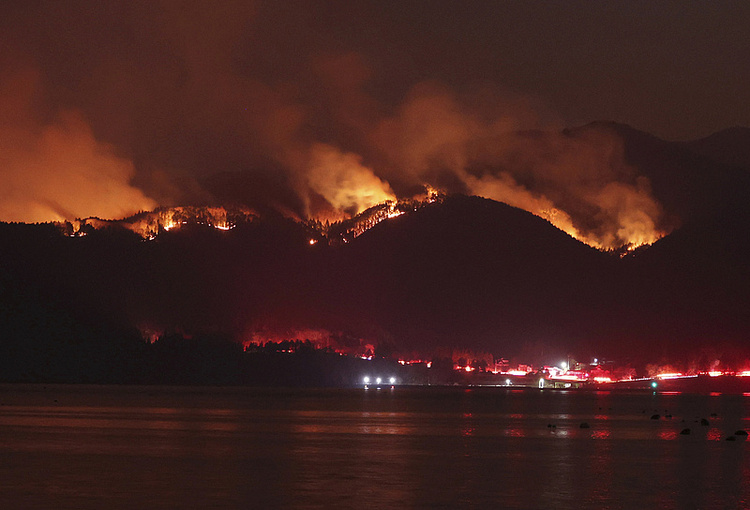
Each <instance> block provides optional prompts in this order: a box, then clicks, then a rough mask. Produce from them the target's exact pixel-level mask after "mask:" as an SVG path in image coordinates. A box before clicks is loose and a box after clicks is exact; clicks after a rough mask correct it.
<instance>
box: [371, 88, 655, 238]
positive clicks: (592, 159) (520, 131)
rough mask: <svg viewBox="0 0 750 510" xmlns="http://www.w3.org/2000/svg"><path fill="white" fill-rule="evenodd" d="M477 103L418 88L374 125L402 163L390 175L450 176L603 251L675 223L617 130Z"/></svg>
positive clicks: (459, 185)
mask: <svg viewBox="0 0 750 510" xmlns="http://www.w3.org/2000/svg"><path fill="white" fill-rule="evenodd" d="M471 103H472V101H471V100H461V99H459V98H458V97H457V96H456V95H455V94H452V93H451V92H450V91H447V90H445V89H441V88H439V87H435V86H434V85H433V84H421V85H418V86H416V87H415V88H414V90H413V91H412V92H411V94H410V95H409V97H408V98H407V100H406V101H405V102H404V104H402V105H401V107H400V108H399V110H398V112H397V115H395V116H393V117H391V118H386V119H383V120H382V121H381V122H380V123H379V124H378V126H377V127H376V128H375V129H374V130H373V135H372V140H374V142H375V145H376V147H377V148H378V150H379V153H380V154H381V156H384V158H385V160H386V161H387V162H388V164H389V165H391V166H392V167H395V168H399V169H402V172H401V173H400V174H399V175H398V176H394V177H393V179H396V180H399V179H404V178H407V179H411V180H412V181H413V182H414V183H417V182H419V183H428V184H431V185H434V186H438V187H440V186H441V184H442V183H441V182H440V180H441V179H442V180H443V182H445V177H444V176H445V174H446V172H447V173H448V174H449V175H450V176H451V177H452V181H450V180H449V181H448V182H449V183H450V182H452V183H453V187H454V188H455V189H453V191H467V192H469V193H471V194H476V195H480V196H483V197H486V198H491V199H494V200H498V201H502V202H505V203H508V204H510V205H513V206H515V207H519V208H522V209H525V210H527V211H529V212H531V213H533V214H536V215H537V216H540V217H543V218H545V219H547V220H549V221H550V222H551V223H552V224H554V225H555V226H557V227H558V228H560V229H561V230H563V231H565V232H567V233H568V234H570V235H572V236H573V237H576V238H578V239H580V240H582V241H583V242H586V243H587V244H590V245H591V246H595V247H597V248H603V249H611V248H619V247H621V246H628V245H630V246H639V245H642V244H648V243H653V242H654V241H656V240H657V239H659V238H660V237H661V236H663V235H664V231H665V230H668V229H669V226H668V225H665V224H664V223H663V222H664V220H663V218H662V217H663V213H662V209H661V206H660V204H659V203H658V201H657V200H656V199H655V198H654V197H653V196H652V195H651V190H650V186H649V182H648V179H647V178H646V177H644V176H642V175H639V173H638V171H637V169H636V168H634V167H632V166H630V165H628V164H627V163H626V161H625V157H624V150H623V142H622V140H621V139H620V138H619V137H618V136H617V135H616V133H615V132H614V131H610V130H607V129H606V128H602V127H596V126H591V127H587V128H581V129H579V130H576V131H560V130H558V129H554V128H552V127H551V126H550V125H549V124H545V123H544V122H543V121H541V119H540V118H539V117H538V115H537V114H536V112H535V111H534V110H533V109H531V108H530V107H529V106H528V105H527V104H525V103H524V102H523V101H520V102H519V101H516V102H515V103H513V102H509V101H508V100H507V98H506V100H505V101H503V99H502V98H498V97H494V98H493V101H492V104H491V105H489V106H487V105H485V104H481V103H479V104H477V103H476V101H474V104H471ZM499 106H502V107H503V108H502V109H499V108H498V107H499ZM532 127H534V128H536V129H531V128H532ZM443 187H445V186H443Z"/></svg>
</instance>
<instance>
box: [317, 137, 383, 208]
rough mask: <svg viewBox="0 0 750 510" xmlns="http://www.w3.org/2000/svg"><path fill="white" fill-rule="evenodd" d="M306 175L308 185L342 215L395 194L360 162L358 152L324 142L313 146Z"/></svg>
mask: <svg viewBox="0 0 750 510" xmlns="http://www.w3.org/2000/svg"><path fill="white" fill-rule="evenodd" d="M306 178H307V183H308V185H309V187H310V189H311V190H312V191H314V192H316V193H318V194H319V195H321V196H322V197H323V198H325V199H326V200H327V201H328V203H329V204H331V206H333V208H334V209H335V210H336V211H337V212H338V213H339V214H341V215H342V216H343V215H347V214H349V215H354V214H358V213H360V212H362V211H364V210H365V209H368V208H370V207H372V206H374V205H377V204H381V203H383V202H386V201H390V200H394V199H395V198H396V197H395V195H394V194H393V191H392V190H391V187H390V186H389V185H388V183H387V182H384V181H383V180H381V179H380V178H378V177H377V176H376V175H375V174H374V173H373V171H372V170H371V169H369V168H367V167H366V166H364V165H362V160H361V158H360V157H359V156H357V155H356V154H352V153H343V152H341V151H339V150H338V149H336V148H335V147H332V146H330V145H326V144H315V145H313V146H312V148H311V150H310V161H309V167H308V169H307V172H306Z"/></svg>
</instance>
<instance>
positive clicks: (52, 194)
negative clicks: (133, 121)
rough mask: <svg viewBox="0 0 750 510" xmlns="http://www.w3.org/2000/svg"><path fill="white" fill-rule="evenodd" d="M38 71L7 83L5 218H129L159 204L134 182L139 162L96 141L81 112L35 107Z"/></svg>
mask: <svg viewBox="0 0 750 510" xmlns="http://www.w3.org/2000/svg"><path fill="white" fill-rule="evenodd" d="M37 81H38V78H37V74H36V73H35V72H34V71H32V70H26V71H23V70H17V71H16V72H15V73H14V74H12V75H10V76H8V77H6V79H5V80H3V81H2V82H0V218H2V219H3V220H4V221H21V222H28V223H33V222H43V221H50V220H64V219H68V218H75V217H79V216H99V217H103V218H112V217H123V216H127V215H130V214H132V213H133V212H136V211H138V210H149V209H153V208H154V207H155V206H156V205H157V204H156V202H154V201H153V200H151V199H149V198H147V197H146V196H145V195H144V194H143V192H142V191H141V190H140V189H137V188H135V187H133V186H131V185H130V184H129V181H130V179H131V178H132V177H133V175H134V173H135V169H134V167H133V164H132V163H131V162H130V161H128V160H126V159H123V158H121V157H119V156H117V155H116V153H115V150H114V148H113V147H111V146H109V145H108V144H104V143H101V142H100V141H98V140H96V138H95V137H94V135H93V133H92V132H91V128H90V127H89V125H88V124H87V123H86V121H85V119H84V118H83V117H82V115H81V114H80V112H78V111H59V112H56V113H55V114H54V117H52V118H51V119H49V120H48V121H41V120H39V119H36V118H35V116H34V114H33V112H32V101H33V97H34V91H35V90H36V88H37Z"/></svg>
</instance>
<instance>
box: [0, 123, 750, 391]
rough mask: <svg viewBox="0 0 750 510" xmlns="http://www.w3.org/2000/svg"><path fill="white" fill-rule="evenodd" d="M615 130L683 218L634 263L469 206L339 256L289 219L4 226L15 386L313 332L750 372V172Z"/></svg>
mask: <svg viewBox="0 0 750 510" xmlns="http://www.w3.org/2000/svg"><path fill="white" fill-rule="evenodd" d="M607 126H608V129H613V130H616V131H617V133H618V134H619V136H621V137H622V139H623V141H624V147H625V154H626V157H627V158H628V160H629V162H630V163H631V164H633V165H635V166H637V167H638V169H639V171H641V172H642V174H643V175H646V176H647V177H648V178H649V180H650V181H651V182H652V186H653V192H654V195H655V196H656V197H657V198H658V199H659V200H660V201H662V203H663V204H664V207H665V209H667V210H668V211H669V212H670V213H671V214H674V215H675V216H676V217H679V219H680V223H679V225H680V226H679V227H678V228H676V229H675V230H674V231H673V232H672V233H671V234H670V235H668V236H667V237H665V238H663V239H661V240H660V241H658V242H657V243H655V244H654V245H652V246H651V247H648V248H645V249H640V250H638V251H636V252H635V253H634V254H631V255H628V256H626V257H624V258H620V257H619V256H617V255H616V254H610V253H604V252H600V251H597V250H595V249H593V248H590V247H589V246H586V245H584V244H582V243H580V242H579V241H577V240H575V239H573V238H571V237H570V236H568V235H567V234H565V233H563V232H561V231H559V230H558V229H556V228H554V227H553V226H552V225H551V224H549V223H548V222H547V221H545V220H543V219H540V218H538V217H536V216H533V215H531V214H529V213H527V212H525V211H523V210H520V209H516V208H513V207H510V206H507V205H505V204H501V203H498V202H494V201H491V200H486V199H481V198H478V197H468V196H461V195H454V196H449V197H446V198H445V199H443V200H442V201H438V202H435V203H432V204H427V205H423V206H421V207H417V208H415V209H416V210H413V209H411V210H410V212H406V213H405V214H402V215H401V216H398V217H395V218H391V219H388V220H385V221H381V222H380V223H377V224H376V225H375V226H374V227H372V228H370V229H369V230H367V231H366V232H364V233H363V234H362V235H359V236H358V237H348V238H347V239H346V242H335V243H331V244H328V243H326V242H325V239H324V238H323V237H321V236H322V234H321V232H320V231H316V230H315V229H314V228H313V226H311V225H307V224H303V223H299V222H296V221H293V220H290V219H286V218H284V217H282V216H280V215H278V214H273V213H264V214H262V215H261V216H260V217H259V218H253V219H252V221H248V222H246V223H240V224H237V225H236V227H235V228H234V229H233V230H230V231H219V230H216V229H214V228H211V227H210V226H208V225H201V224H187V225H183V226H182V227H181V228H179V229H174V230H170V231H168V232H162V233H161V234H159V235H158V236H157V237H156V238H155V239H154V240H152V241H147V240H144V239H143V238H142V237H141V236H138V235H136V234H134V233H133V232H130V231H128V230H125V229H123V228H118V227H117V225H114V224H113V225H110V226H109V227H108V228H102V229H99V230H96V229H93V228H92V229H89V230H87V231H86V233H87V235H85V236H83V237H67V236H65V235H63V233H62V231H61V230H60V229H59V228H57V227H56V226H54V225H50V224H44V225H24V224H0V260H2V264H0V335H2V338H1V339H0V348H1V349H2V353H0V354H1V356H0V358H2V359H3V360H4V361H2V363H3V365H2V366H1V367H0V368H1V369H2V371H3V373H5V374H11V376H8V377H7V378H9V379H13V380H38V379H39V378H40V377H41V376H39V374H44V373H46V374H50V373H53V374H54V377H52V379H54V380H71V379H74V380H81V377H77V378H76V377H73V375H71V374H76V373H77V374H80V373H87V374H90V380H92V381H107V380H113V381H116V380H119V381H122V380H127V379H128V377H131V378H132V377H135V376H133V375H132V374H137V373H138V369H137V368H136V367H137V366H138V363H139V361H138V360H140V359H142V358H141V357H139V356H141V355H140V354H139V352H140V351H139V349H145V347H144V344H143V342H142V341H141V340H140V339H141V335H142V334H143V333H144V332H146V331H154V332H157V333H159V334H163V333H169V332H172V333H177V334H181V335H182V334H184V335H188V336H195V335H198V336H201V335H203V336H205V335H208V337H207V338H212V339H213V338H220V339H229V340H232V341H235V342H239V341H243V340H247V339H248V337H249V335H251V334H252V333H253V332H257V331H265V332H269V331H270V332H274V333H277V334H278V335H281V336H283V334H284V332H286V331H291V330H294V329H301V328H302V329H311V330H315V329H321V330H327V331H333V332H340V334H342V335H344V336H347V337H349V338H354V339H357V338H358V339H363V340H367V341H372V342H374V343H376V344H378V345H379V346H381V349H382V352H385V351H386V350H388V349H390V350H395V351H398V350H403V351H406V350H408V351H418V352H419V351H421V352H425V353H429V352H431V351H433V350H435V349H436V348H439V347H448V348H471V349H478V350H485V351H489V352H492V353H494V354H495V355H502V356H506V357H511V356H517V357H518V358H519V359H526V360H528V361H531V362H542V361H549V360H550V359H557V357H558V356H564V355H565V354H566V353H570V352H573V353H575V354H576V355H577V356H579V357H581V358H584V357H586V356H590V355H591V356H599V357H615V358H617V359H620V360H623V361H630V362H633V363H646V362H652V361H657V360H658V359H661V358H662V357H666V358H669V359H673V360H683V361H690V360H702V361H706V360H707V361H708V362H710V361H712V360H713V359H722V360H725V361H726V362H728V363H729V362H733V361H734V362H736V363H741V362H743V361H744V360H745V359H746V358H747V357H748V356H749V355H750V348H749V347H750V346H748V342H747V331H750V329H749V328H750V317H749V314H748V313H747V310H748V309H750V293H748V290H747V282H748V281H750V270H748V265H747V264H746V262H745V260H746V256H747V253H748V252H749V250H750V236H748V235H747V234H748V232H747V231H748V227H747V225H748V220H749V219H750V214H749V212H748V207H747V198H748V190H750V185H749V184H748V173H747V172H743V171H741V170H740V169H738V168H736V167H728V166H725V165H722V164H720V163H718V162H716V161H713V160H711V159H709V158H708V157H707V156H705V155H696V154H695V153H694V152H692V150H691V149H690V148H689V147H687V146H686V145H685V144H682V143H672V142H665V141H662V140H659V139H658V138H655V137H652V136H650V135H648V134H645V133H641V132H638V131H636V130H633V129H632V128H629V127H627V126H622V125H617V124H608V125H607ZM588 128H589V127H586V126H584V127H582V128H578V129H580V130H585V129H588ZM596 128H597V129H600V128H601V126H596ZM571 133H572V134H571V136H575V131H574V130H572V131H571ZM354 223H356V222H354ZM311 239H312V240H314V241H319V242H317V243H316V244H311V243H310V240H311ZM170 338H173V337H170ZM173 343H174V342H173ZM165 345H167V343H165V344H162V349H164V348H166V347H164V346H165ZM169 345H172V344H169ZM175 345H176V344H175ZM196 345H199V346H201V349H208V347H206V345H209V346H210V345H223V344H221V342H219V343H216V341H214V340H211V341H210V342H208V343H207V344H204V343H200V342H198V343H197V344H196ZM173 347H174V346H173ZM173 347H170V348H173ZM209 350H210V349H209ZM220 350H221V352H225V353H226V352H230V351H231V349H229V350H227V349H225V348H224V347H222V348H221V349H220ZM159 352H161V351H159ZM201 352H203V351H201ZM154 356H156V358H152V362H154V363H156V362H155V361H153V359H161V358H158V356H162V354H159V353H158V352H157V353H156V354H155V355H154ZM227 356H229V354H227ZM19 359H34V360H38V363H39V364H38V365H31V366H29V365H28V364H26V365H23V364H20V363H17V362H15V361H14V360H16V361H17V360H19ZM222 359H225V358H222ZM226 359H229V358H226ZM190 363H193V364H195V360H193V359H192V358H190ZM227 363H228V362H227ZM227 363H225V362H223V361H222V363H218V364H217V365H216V367H219V368H216V370H219V369H220V367H224V366H226V365H227ZM84 366H85V367H99V368H97V370H96V371H94V370H93V369H92V368H87V369H85V370H84V369H83V368H81V367H84ZM170 366H171V367H172V368H170V370H173V371H174V370H177V368H176V367H175V366H174V363H173V364H172V365H170ZM191 366H193V365H191ZM76 367H78V368H76ZM92 372H93V373H92ZM128 374H129V375H128ZM48 379H49V378H48ZM136 379H137V377H136ZM227 381H228V380H227ZM227 381H224V382H227ZM229 382H231V381H229Z"/></svg>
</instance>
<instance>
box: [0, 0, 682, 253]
mask: <svg viewBox="0 0 750 510" xmlns="http://www.w3.org/2000/svg"><path fill="white" fill-rule="evenodd" d="M316 7H318V8H316ZM360 7H361V6H359V7H357V8H352V9H354V11H357V12H358V9H359V8H360ZM6 10H7V14H8V16H6V17H5V22H3V25H2V26H0V28H3V29H5V30H4V35H3V36H0V37H2V44H3V47H4V48H8V49H9V54H13V55H14V56H15V57H14V58H13V59H6V60H4V61H2V63H1V65H2V69H1V71H2V73H3V76H5V77H6V78H5V79H4V80H3V84H2V87H3V96H2V97H3V99H2V106H0V107H1V108H2V109H3V119H2V121H0V122H2V130H1V131H0V146H2V149H3V156H2V158H3V160H2V168H1V169H0V172H2V173H1V174H0V183H2V189H3V191H2V194H0V220H4V221H48V220H59V219H63V218H66V219H72V218H73V217H85V216H101V217H107V218H115V217H122V216H126V215H129V214H132V213H135V212H137V211H138V210H141V209H149V208H153V207H155V206H157V205H165V206H172V205H200V204H207V203H213V204H217V203H220V202H222V201H223V200H226V199H227V198H230V199H231V200H232V201H234V202H241V203H243V204H244V205H247V206H250V207H256V206H262V207H270V208H274V209H276V210H279V211H282V212H284V213H285V214H289V215H292V216H296V217H301V218H305V217H313V218H320V219H341V218H344V217H347V216H348V215H352V214H356V213H358V212H360V211H362V210H364V209H366V208H367V207H370V206H372V205H375V204H376V203H379V202H381V201H383V200H391V199H394V198H406V197H410V196H412V195H414V194H415V193H416V192H418V191H419V190H421V189H422V187H423V186H424V185H430V186H433V187H436V188H441V189H444V190H445V191H447V192H467V193H471V194H477V195H480V196H483V197H487V198H492V199H495V200H500V201H503V202H507V203H508V204H511V205H514V206H516V207H520V208H523V209H526V210H528V211H530V212H532V213H533V214H536V215H538V216H541V217H544V218H546V219H548V220H549V221H550V222H552V223H553V224H554V225H556V226H557V227H559V228H561V229H562V230H564V231H566V232H568V233H569V234H571V235H573V236H575V237H577V238H579V239H581V240H583V241H584V242H586V243H588V244H591V245H592V246H596V247H600V248H616V247H620V246H623V245H628V244H632V245H639V244H643V243H651V242H653V241H655V240H656V239H658V238H659V237H661V236H662V235H663V234H664V233H666V232H668V231H669V230H670V229H671V228H672V227H673V225H670V224H668V223H666V222H665V220H664V216H665V215H664V211H663V210H662V206H661V204H660V203H659V202H658V201H657V200H656V199H655V198H654V196H653V195H652V193H651V190H650V185H649V182H648V179H647V178H646V177H644V176H643V175H640V174H639V171H638V169H637V168H634V167H632V166H629V165H628V164H627V163H626V162H625V159H624V157H623V150H622V141H621V140H619V139H618V137H617V135H616V134H615V133H614V132H609V131H605V130H601V129H597V128H590V129H588V130H583V131H580V132H576V133H569V132H563V131H561V130H560V126H561V125H562V121H561V120H560V119H559V118H557V116H555V115H554V114H552V113H551V108H550V107H549V106H548V105H547V104H545V101H544V100H542V99H541V98H540V97H539V96H537V95H535V94H533V93H530V94H523V93H518V92H511V91H509V90H508V89H505V88H503V87H502V86H500V85H498V84H497V83H490V82H487V83H480V84H477V83H476V82H475V83H474V84H473V85H471V86H461V87H455V86H454V84H452V83H447V81H449V80H445V81H443V80H441V79H439V77H438V78H437V79H435V78H433V77H431V76H429V75H426V76H416V75H414V76H412V75H406V76H401V77H398V79H396V77H395V76H394V74H393V73H394V71H395V70H397V69H402V68H403V65H404V63H403V62H402V61H400V60H399V58H397V56H395V53H394V51H395V48H390V49H384V48H382V47H380V46H378V44H384V43H383V41H380V42H379V43H378V44H375V43H372V40H373V39H372V38H371V37H369V36H367V35H366V34H365V35H361V34H359V35H358V33H354V31H352V32H350V31H348V30H346V27H345V22H346V20H348V19H349V18H348V16H353V15H354V14H355V13H352V12H349V11H347V9H346V8H344V7H342V6H341V5H338V4H337V3H336V2H334V3H332V4H329V5H328V6H326V7H321V6H319V5H318V6H315V5H312V4H307V3H304V2H303V3H296V2H289V3H286V2H285V3H284V5H277V4H276V3H272V2H239V1H237V2H234V1H230V2H222V3H221V4H220V5H218V6H217V5H208V4H204V3H201V2H189V1H188V2H169V1H162V2H117V1H112V0H110V1H104V2H96V3H93V2H86V1H78V2H68V3H66V4H65V5H62V4H60V3H59V2H45V1H41V2H34V3H28V4H27V3H22V2H18V3H11V4H9V7H6ZM326 28H330V33H328V32H326ZM352 30H353V29H352ZM334 34H335V36H334ZM444 64H445V65H449V61H448V60H446V62H444ZM415 66H416V67H415V68H418V67H419V66H418V65H416V64H415ZM441 74H443V73H439V72H436V75H441ZM459 89H460V90H459ZM37 110H38V111H37ZM227 173H231V174H232V176H233V177H232V178H231V179H225V180H215V179H214V177H213V176H216V175H220V174H224V175H226V174H227ZM212 179H213V180H212ZM207 182H212V185H211V186H207V185H206V183H207ZM209 189H210V191H209Z"/></svg>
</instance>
